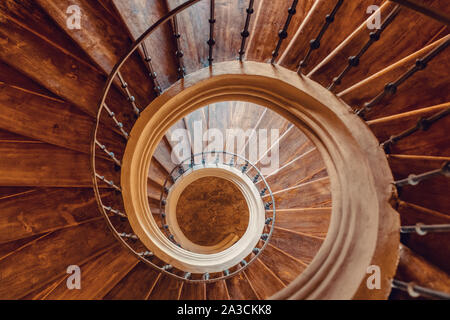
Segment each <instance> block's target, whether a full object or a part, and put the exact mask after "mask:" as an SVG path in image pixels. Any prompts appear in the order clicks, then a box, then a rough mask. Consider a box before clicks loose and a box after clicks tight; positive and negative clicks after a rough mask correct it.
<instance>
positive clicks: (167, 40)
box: [112, 0, 178, 88]
mask: <svg viewBox="0 0 450 320" xmlns="http://www.w3.org/2000/svg"><path fill="white" fill-rule="evenodd" d="M112 2H113V5H114V6H115V7H116V10H117V12H118V13H119V14H120V16H121V19H122V20H123V21H124V24H125V25H126V27H127V28H128V31H129V33H130V35H131V37H132V38H133V39H134V40H136V39H137V38H139V37H140V36H141V35H142V34H143V33H144V32H145V31H146V30H147V29H148V28H149V27H150V26H151V25H152V24H154V23H155V22H156V21H157V20H158V19H159V18H161V17H162V16H163V15H164V14H166V13H167V6H166V5H165V3H164V1H141V0H130V1H121V0H113V1H112ZM171 37H173V32H172V28H171V27H170V24H168V23H166V24H164V25H162V26H160V27H159V28H158V29H156V30H155V32H154V33H153V34H152V35H150V37H149V38H147V39H146V40H145V45H146V48H147V50H148V52H149V56H150V58H151V59H152V66H153V68H154V70H155V72H156V73H157V80H158V83H159V84H160V85H161V87H162V88H167V87H169V86H170V85H171V84H172V83H173V82H176V81H177V79H178V74H177V68H176V66H177V62H176V58H175V51H176V47H175V46H174V42H173V41H171Z"/></svg>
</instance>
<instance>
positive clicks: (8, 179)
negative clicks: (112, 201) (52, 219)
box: [0, 142, 120, 187]
mask: <svg viewBox="0 0 450 320" xmlns="http://www.w3.org/2000/svg"><path fill="white" fill-rule="evenodd" d="M0 152H1V153H2V154H3V157H2V161H1V163H0V177H1V178H0V185H3V186H41V187H44V186H46V187H91V186H92V175H91V172H90V159H89V156H88V155H86V154H81V153H78V152H75V151H70V150H67V149H63V148H59V147H55V146H52V145H48V144H44V143H20V144H15V143H7V142H6V143H5V142H2V143H0ZM96 165H97V170H98V172H99V173H101V174H103V175H105V176H107V179H109V180H111V179H112V180H113V181H115V182H116V183H119V182H120V176H119V172H116V171H114V167H113V165H112V163H111V162H110V161H106V160H97V164H96ZM100 186H101V187H106V186H107V185H106V184H103V183H100Z"/></svg>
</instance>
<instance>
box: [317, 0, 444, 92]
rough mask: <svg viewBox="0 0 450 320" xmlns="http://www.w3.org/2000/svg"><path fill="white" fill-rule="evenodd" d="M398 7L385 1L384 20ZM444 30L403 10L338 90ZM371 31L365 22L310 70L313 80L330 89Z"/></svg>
mask: <svg viewBox="0 0 450 320" xmlns="http://www.w3.org/2000/svg"><path fill="white" fill-rule="evenodd" d="M443 2H444V1H442V0H436V1H427V4H428V5H432V4H433V3H434V4H439V3H440V6H441V7H443V6H445V5H444V3H443ZM395 6H396V3H391V2H386V3H385V5H383V6H382V7H381V19H382V21H384V20H385V19H386V17H387V16H388V14H389V13H390V12H391V11H392V10H393V9H394V7H395ZM441 28H442V24H441V23H439V22H437V21H435V20H433V19H431V18H428V17H426V16H424V15H422V14H420V13H418V12H415V11H412V10H409V9H407V8H404V7H403V8H402V9H401V10H400V12H399V14H398V15H397V17H396V18H395V19H394V21H393V22H392V23H391V24H390V25H389V26H388V27H387V28H386V29H385V30H384V31H383V33H382V34H381V37H380V39H379V40H378V41H376V42H375V43H374V44H373V45H372V46H371V47H370V49H369V50H368V51H367V52H366V53H365V54H364V55H363V56H362V58H361V59H360V63H359V65H358V66H357V67H356V68H352V69H351V70H350V72H348V73H347V75H346V76H345V77H344V78H343V80H342V84H341V85H339V86H337V88H336V91H337V92H339V91H342V90H344V89H346V88H348V87H350V86H352V85H354V84H356V83H358V82H359V81H361V80H363V79H365V78H367V76H370V75H372V74H375V73H377V72H378V71H380V70H383V69H384V68H386V67H388V66H390V65H391V64H392V63H394V62H397V61H399V60H401V59H403V58H405V57H407V56H408V55H410V54H413V53H414V52H416V51H417V50H420V49H422V48H423V47H424V46H426V45H427V44H428V41H429V40H430V39H431V38H433V36H434V35H436V34H437V33H438V32H439V30H440V29H441ZM418 29H420V33H415V32H411V31H410V30H418ZM372 31H373V30H370V29H369V28H367V25H366V22H364V23H362V24H361V26H359V27H358V28H357V29H356V31H355V32H354V33H352V34H351V35H350V36H349V37H348V38H347V39H345V40H344V41H343V43H341V44H340V45H339V47H338V48H336V49H335V50H334V51H333V52H331V53H330V55H329V56H328V57H327V58H325V60H324V61H322V62H321V63H320V64H319V65H318V66H317V67H316V68H314V70H312V71H311V73H310V74H309V76H310V77H311V79H313V80H315V81H317V82H319V83H320V84H322V85H323V86H325V87H328V85H330V84H331V82H332V80H333V78H334V77H336V76H338V75H339V74H340V73H341V72H342V71H343V70H344V69H345V68H346V67H347V65H348V58H349V57H350V56H355V55H357V54H358V52H359V51H360V49H361V48H362V47H363V46H364V45H365V44H366V42H367V41H368V40H369V34H370V32H372ZM385 48H389V50H385Z"/></svg>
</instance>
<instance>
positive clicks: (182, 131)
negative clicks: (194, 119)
mask: <svg viewBox="0 0 450 320" xmlns="http://www.w3.org/2000/svg"><path fill="white" fill-rule="evenodd" d="M165 137H166V140H167V142H168V143H169V144H170V148H171V150H172V151H173V155H174V157H175V158H176V160H177V163H180V162H181V161H184V160H186V159H187V158H189V157H190V156H191V151H190V150H191V149H192V147H191V145H190V141H189V134H188V132H187V129H186V122H185V120H184V118H182V119H180V120H178V121H177V122H176V123H175V124H174V125H173V126H172V127H170V128H169V130H167V132H166V135H165ZM184 149H186V151H187V153H188V154H183V152H184Z"/></svg>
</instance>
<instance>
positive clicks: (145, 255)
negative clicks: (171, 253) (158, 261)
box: [138, 251, 153, 258]
mask: <svg viewBox="0 0 450 320" xmlns="http://www.w3.org/2000/svg"><path fill="white" fill-rule="evenodd" d="M138 255H139V256H141V257H144V258H147V257H153V252H150V251H144V252H140V253H138Z"/></svg>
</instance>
